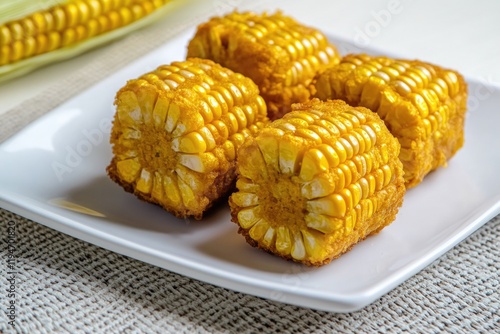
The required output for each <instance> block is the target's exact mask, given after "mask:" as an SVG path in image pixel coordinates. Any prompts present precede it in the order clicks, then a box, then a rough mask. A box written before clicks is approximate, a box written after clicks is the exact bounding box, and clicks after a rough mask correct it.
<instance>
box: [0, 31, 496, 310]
mask: <svg viewBox="0 0 500 334" xmlns="http://www.w3.org/2000/svg"><path fill="white" fill-rule="evenodd" d="M193 32H194V30H190V31H187V32H185V33H183V34H181V35H179V36H178V37H177V38H176V39H173V40H171V41H170V42H168V43H166V44H165V45H164V46H163V47H161V48H159V49H157V50H155V51H154V52H151V53H149V54H147V55H145V56H144V57H142V58H141V59H139V60H137V61H135V62H133V63H131V64H130V65H129V66H127V67H126V68H123V69H122V70H121V71H119V72H117V73H115V74H114V75H112V76H110V77H108V78H107V79H106V80H104V81H102V82H100V83H98V84H96V85H95V86H93V87H92V88H90V89H88V90H86V91H84V92H82V93H81V94H80V95H78V96H76V97H74V98H72V99H71V100H69V101H67V102H66V103H64V104H63V105H61V106H60V107H58V108H56V109H55V110H53V111H51V112H50V113H48V114H46V115H45V116H43V117H41V118H40V119H38V120H37V121H35V122H34V123H32V124H31V125H29V126H28V127H26V128H25V129H23V130H22V131H21V132H19V133H18V134H16V135H15V136H14V137H12V138H10V139H9V140H7V141H6V142H4V143H3V144H1V145H0V206H2V207H3V208H5V209H8V210H11V211H13V212H15V213H18V214H20V215H23V216H25V217H27V218H30V219H33V220H35V221H37V222H39V223H42V224H44V225H46V226H48V227H50V228H53V229H56V230H59V231H61V232H64V233H67V234H69V235H71V236H74V237H76V238H79V239H82V240H85V241H87V242H90V243H93V244H95V245H98V246H100V247H103V248H106V249H109V250H111V251H114V252H118V253H121V254H124V255H127V256H130V257H132V258H135V259H138V260H141V261H144V262H147V263H150V264H153V265H156V266H159V267H162V268H165V269H167V270H170V271H173V272H177V273H179V274H182V275H186V276H189V277H192V278H195V279H199V280H202V281H205V282H208V283H211V284H214V285H218V286H221V287H225V288H228V289H233V290H236V291H240V292H244V293H248V294H253V295H256V296H260V297H263V298H269V299H272V300H277V301H281V302H284V303H289V304H294V305H299V306H303V307H310V308H314V309H319V310H326V311H334V312H349V311H354V310H358V309H361V308H362V307H364V306H366V305H368V304H370V303H371V302H373V301H375V300H376V299H378V298H379V297H380V296H382V295H383V294H385V293H387V292H388V291H390V290H391V289H393V288H394V287H396V286H397V285H399V284H400V283H402V282H403V281H405V280H406V279H408V278H409V277H411V276H412V275H414V274H415V273H417V272H418V271H420V270H421V269H423V268H424V267H425V266H427V265H428V264H430V263H431V262H432V261H433V260H435V259H436V258H438V257H439V256H440V255H442V254H443V253H445V252H446V251H447V250H449V249H450V248H451V247H453V246H454V245H456V244H457V243H458V242H460V241H461V240H463V239H464V238H466V237H467V236H468V235H469V234H470V233H472V232H473V231H474V230H476V229H477V228H479V227H480V226H481V225H482V224H484V223H485V222H487V221H488V220H489V219H491V218H492V217H494V216H495V215H496V214H498V213H499V211H500V177H498V171H499V170H500V136H499V135H498V132H497V131H498V130H497V128H498V124H500V113H499V112H497V109H498V108H499V107H500V93H499V90H498V87H492V86H489V85H488V84H483V83H479V82H471V81H469V85H470V86H469V88H470V95H471V98H470V103H469V105H470V111H469V112H468V115H467V120H466V130H465V133H466V143H465V146H464V147H463V149H462V150H460V151H459V152H458V153H457V155H456V156H455V157H453V159H451V161H450V162H449V165H448V167H447V168H441V169H439V170H437V171H436V172H433V173H431V174H430V175H429V176H428V177H427V178H426V179H425V181H424V182H423V183H422V184H420V185H419V186H418V187H416V188H414V189H411V190H410V191H408V192H407V194H406V195H405V201H404V204H403V207H402V209H401V210H400V212H399V214H398V216H397V219H396V221H395V222H394V223H393V224H392V225H390V226H389V227H387V228H385V229H384V230H383V231H382V232H381V233H380V234H378V235H377V236H373V237H369V238H368V239H366V240H365V241H363V242H361V243H360V244H358V245H356V246H355V247H354V248H353V249H352V250H351V251H350V252H348V253H347V254H345V255H343V256H342V257H341V258H339V259H337V260H335V261H333V262H332V263H331V264H329V265H326V266H324V267H321V268H307V267H304V266H301V265H298V264H294V263H290V262H287V261H284V260H282V259H280V258H277V257H274V256H271V255H269V254H267V253H265V252H263V251H261V250H258V249H255V248H252V247H250V246H249V245H247V244H246V242H245V240H244V238H243V237H241V236H240V235H238V233H237V226H236V225H235V224H233V223H231V222H230V218H229V209H228V207H227V205H224V204H222V205H220V206H219V207H217V208H216V209H215V210H213V212H212V213H211V214H210V215H209V216H208V217H206V219H204V221H200V222H198V221H190V220H180V219H176V218H174V217H173V216H172V215H170V214H169V213H167V212H165V211H163V210H162V209H160V208H159V207H157V206H154V205H150V204H148V203H144V202H141V201H139V200H138V199H136V198H135V197H134V196H133V195H131V194H128V193H125V192H124V191H123V190H122V188H120V187H119V186H118V185H116V184H114V183H113V182H111V181H110V180H109V179H108V178H107V176H106V172H105V168H106V166H107V165H108V163H109V161H110V159H111V149H110V145H109V143H108V137H109V130H110V125H111V120H112V118H113V114H114V107H113V99H114V96H115V93H116V92H117V91H118V89H119V88H121V87H122V86H123V85H124V84H125V82H126V80H128V79H131V78H135V77H137V76H139V75H141V74H143V73H145V72H147V71H150V70H152V69H154V68H156V67H157V66H158V65H160V64H165V63H170V62H171V61H174V60H182V59H184V58H185V51H186V45H187V42H188V40H189V39H190V38H191V36H192V34H193ZM331 40H332V42H333V43H335V44H336V45H338V46H339V49H340V50H341V52H342V53H344V54H345V53H346V52H347V51H352V50H356V48H354V46H353V45H351V44H349V43H348V42H346V41H340V40H337V39H335V38H331ZM366 52H370V50H368V51H366ZM371 52H372V53H373V50H371Z"/></svg>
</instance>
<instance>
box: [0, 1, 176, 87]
mask: <svg viewBox="0 0 500 334" xmlns="http://www.w3.org/2000/svg"><path fill="white" fill-rule="evenodd" d="M169 2H171V0H50V1H33V0H2V2H1V4H0V80H7V79H10V78H12V77H15V76H19V75H21V74H24V73H27V72H28V71H31V70H33V69H35V68H37V67H39V66H42V65H45V64H48V63H51V62H55V61H58V60H62V59H66V58H69V57H73V56H75V55H77V54H79V53H82V52H84V51H86V50H89V49H91V48H94V47H97V46H99V45H103V44H105V43H108V42H109V41H111V40H114V39H116V38H119V37H122V36H124V35H125V34H128V33H130V32H131V31H133V30H135V29H138V28H140V27H143V26H145V25H147V24H150V23H152V22H154V21H155V20H158V19H160V18H161V17H163V16H164V15H165V13H167V12H168V11H170V8H169V7H170V6H168V5H167V4H168V3H169Z"/></svg>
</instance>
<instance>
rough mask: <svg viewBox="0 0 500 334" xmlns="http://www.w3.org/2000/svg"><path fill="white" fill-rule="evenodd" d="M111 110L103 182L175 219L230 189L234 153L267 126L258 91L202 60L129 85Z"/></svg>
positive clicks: (197, 213)
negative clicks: (105, 179)
mask: <svg viewBox="0 0 500 334" xmlns="http://www.w3.org/2000/svg"><path fill="white" fill-rule="evenodd" d="M115 105H116V114H115V118H114V121H113V127H112V131H111V144H112V145H113V158H112V161H111V163H110V165H109V166H108V167H107V172H108V175H109V177H110V178H111V179H112V180H113V181H115V182H116V183H118V184H119V185H121V186H122V187H123V188H124V189H125V190H126V191H128V192H132V193H134V194H135V195H136V196H137V197H139V198H140V199H143V200H145V201H148V202H152V203H156V204H158V205H160V206H162V207H163V208H164V209H166V210H167V211H169V212H171V213H172V214H174V215H175V216H177V217H180V218H186V217H194V218H195V219H201V218H202V217H203V213H204V212H205V211H206V210H207V209H208V208H210V206H212V204H213V203H214V202H215V201H217V200H218V199H219V198H220V197H222V196H224V195H226V194H227V193H228V192H229V191H231V190H232V189H233V188H234V182H235V178H236V172H235V169H236V153H237V149H238V147H239V146H240V145H241V143H242V142H243V141H244V140H245V138H246V137H248V136H251V135H253V133H255V132H257V131H258V129H260V128H262V127H263V126H264V124H265V123H267V121H268V119H267V114H266V105H265V102H264V100H263V99H262V97H261V96H260V95H259V94H258V88H257V86H256V85H255V84H254V83H253V82H252V81H251V80H250V79H248V78H246V77H244V76H243V75H241V74H239V73H234V72H232V71H231V70H229V69H226V68H223V67H221V66H220V65H218V64H216V63H214V62H212V61H210V60H206V59H195V58H191V59H187V60H186V61H182V62H173V63H171V64H170V65H164V66H160V67H158V68H157V69H156V70H155V71H153V72H150V73H147V74H144V75H142V76H141V77H140V78H138V79H134V80H130V81H129V82H127V84H126V85H125V86H124V87H123V88H121V89H120V90H119V91H118V93H117V95H116V100H115Z"/></svg>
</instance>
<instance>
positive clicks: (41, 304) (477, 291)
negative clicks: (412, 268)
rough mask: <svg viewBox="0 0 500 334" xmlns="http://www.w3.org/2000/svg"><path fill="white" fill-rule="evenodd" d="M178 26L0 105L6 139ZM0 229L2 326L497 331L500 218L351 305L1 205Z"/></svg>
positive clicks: (134, 39) (29, 329)
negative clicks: (175, 261) (257, 282)
mask: <svg viewBox="0 0 500 334" xmlns="http://www.w3.org/2000/svg"><path fill="white" fill-rule="evenodd" d="M197 19H198V20H202V19H203V18H201V17H198V18H197ZM193 23H194V22H193ZM175 33H176V31H173V30H172V31H169V32H164V31H163V32H160V31H155V29H148V30H145V31H141V32H138V33H136V34H134V35H131V36H129V37H128V38H126V39H124V40H121V41H119V42H117V43H115V44H113V45H112V46H110V47H109V52H107V54H106V57H103V58H101V59H100V60H99V61H95V62H93V63H90V64H89V65H88V66H86V67H85V68H82V69H81V70H80V71H79V72H77V73H74V74H73V75H72V77H71V78H68V79H66V80H64V81H62V82H61V83H60V84H58V85H57V86H56V87H51V88H50V89H49V90H47V91H46V92H45V93H44V94H42V95H40V96H39V97H36V98H34V99H32V100H29V101H26V102H25V103H23V104H22V105H21V106H19V107H16V108H15V109H13V110H11V111H10V112H8V113H6V114H5V115H2V116H1V117H0V142H1V141H3V140H5V139H6V138H8V137H9V136H11V135H13V134H15V133H16V132H17V131H19V129H21V128H22V127H24V126H25V125H26V124H28V123H29V122H31V121H32V120H34V119H36V118H38V117H39V116H41V115H43V114H45V113H47V112H49V111H50V110H52V109H53V108H54V107H56V106H57V105H59V104H61V103H62V102H64V101H66V100H67V99H69V98H70V97H72V96H73V95H74V94H76V93H78V92H80V91H81V90H82V89H85V88H86V87H89V86H90V85H92V84H94V83H96V82H98V81H99V80H101V79H102V78H104V77H106V76H107V75H109V74H110V73H112V72H113V71H115V70H116V69H118V68H120V67H121V66H124V65H125V64H127V63H129V62H130V61H131V60H133V59H135V58H137V57H138V56H140V55H141V54H143V53H144V52H147V51H148V50H152V49H153V48H155V47H156V46H158V45H160V44H161V43H163V42H165V41H166V40H167V39H168V38H169V37H170V36H172V35H174V34H175ZM10 226H15V231H16V235H15V239H16V242H15V250H14V254H15V258H16V263H15V269H16V271H17V276H16V277H17V282H16V288H15V294H16V296H15V300H16V303H17V304H16V311H17V312H16V318H15V326H12V325H11V324H9V318H8V314H9V309H8V307H9V304H8V301H9V300H10V298H9V297H8V293H9V286H10V282H9V274H8V272H9V271H10V270H11V268H9V264H10V262H9V261H8V259H9V254H12V253H10V251H9V249H8V242H7V234H8V231H9V227H10ZM0 236H1V237H0V255H1V259H0V309H1V312H0V332H1V333H264V332H278V333H295V332H304V333H337V332H338V333H373V332H391V333H401V332H415V333H443V332H445V333H493V332H500V325H499V324H500V316H499V314H500V296H499V290H500V284H499V272H500V261H499V259H500V247H499V246H500V244H499V240H500V217H499V216H497V217H496V218H494V219H492V220H491V221H490V222H488V223H487V224H485V225H484V226H483V227H482V228H480V229H479V230H478V231H477V232H476V233H474V234H473V235H472V236H470V237H469V238H467V239H466V240H465V241H463V242H462V243H460V244H459V245H458V246H456V247H455V248H453V249H452V250H451V251H449V252H448V253H447V254H446V255H444V256H443V257H441V258H440V259H439V260H437V261H435V262H434V263H433V264H432V265H430V266H429V267H428V268H426V269H425V270H423V271H422V272H420V273H419V274H417V275H415V276H414V277H412V278H411V279H409V280H408V281H407V282H405V283H404V284H402V285H401V286H399V287H398V288H396V289H394V290H393V291H391V292H390V293H388V294H387V295H385V296H383V297H382V298H380V299H379V300H378V301H376V302H375V303H373V304H371V305H369V306H367V307H366V308H364V309H363V310H361V311H358V312H354V313H350V314H335V313H327V312H319V311H313V310H309V309H304V308H300V307H294V306H290V305H286V304H281V303H278V302H273V301H269V300H264V299H260V298H257V297H253V296H250V295H245V294H241V293H236V292H233V291H229V290H226V289H222V288H219V287H216V286H212V285H209V284H205V283H202V282H199V281H196V280H193V279H190V278H186V277H183V276H180V275H177V274H175V273H171V272H169V271H167V270H164V269H160V268H157V267H154V266H151V265H148V264H145V263H142V262H139V261H136V260H133V259H130V258H127V257H125V256H121V255H118V254H116V253H113V252H110V251H107V250H104V249H102V248H99V247H96V246H93V245H90V244H88V243H85V242H83V241H80V240H77V239H74V238H72V237H70V236H67V235H65V234H62V233H60V232H57V231H54V230H51V229H49V228H47V227H45V226H43V225H40V224H38V223H36V222H33V221H30V220H28V219H25V218H23V217H21V216H18V215H15V214H13V213H11V212H9V211H6V210H4V209H1V208H0Z"/></svg>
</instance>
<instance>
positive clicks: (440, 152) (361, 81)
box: [314, 54, 467, 188]
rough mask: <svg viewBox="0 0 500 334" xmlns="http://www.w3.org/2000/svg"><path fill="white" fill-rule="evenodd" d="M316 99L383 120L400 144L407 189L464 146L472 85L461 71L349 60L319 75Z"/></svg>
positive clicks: (399, 62) (402, 62) (400, 62)
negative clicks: (359, 109)
mask: <svg viewBox="0 0 500 334" xmlns="http://www.w3.org/2000/svg"><path fill="white" fill-rule="evenodd" d="M314 90H315V91H316V93H315V96H316V97H318V98H320V99H322V100H327V99H342V100H345V101H346V102H347V103H349V104H351V105H355V106H363V107H366V108H369V109H371V110H373V111H375V112H377V113H378V114H379V116H380V117H381V118H382V119H383V120H384V121H385V123H386V125H387V127H388V128H389V130H390V131H391V132H392V134H393V135H394V136H396V137H397V138H398V140H399V142H400V144H401V153H400V155H399V157H400V159H401V161H402V162H403V165H404V170H405V180H406V184H407V187H409V188H410V187H414V186H416V185H417V184H419V183H420V182H421V181H422V180H423V178H424V177H425V176H426V175H427V174H428V173H429V172H430V171H432V170H435V169H436V168H438V167H440V166H446V164H447V161H448V160H449V159H450V158H451V157H453V155H454V154H455V153H456V152H457V151H458V150H459V149H460V148H461V147H462V146H463V142H464V120H465V113H466V104H467V85H466V83H465V81H464V79H463V77H462V76H461V75H460V74H459V73H458V72H456V71H453V70H449V69H444V68H441V67H439V66H436V65H432V64H429V63H425V62H422V61H417V60H413V61H410V60H398V59H391V58H387V57H371V56H368V55H364V54H360V55H348V56H346V57H344V58H343V59H342V61H341V63H340V64H339V65H336V66H333V67H331V68H329V69H327V70H325V71H324V72H322V73H321V74H318V76H317V78H316V79H315V83H314Z"/></svg>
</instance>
